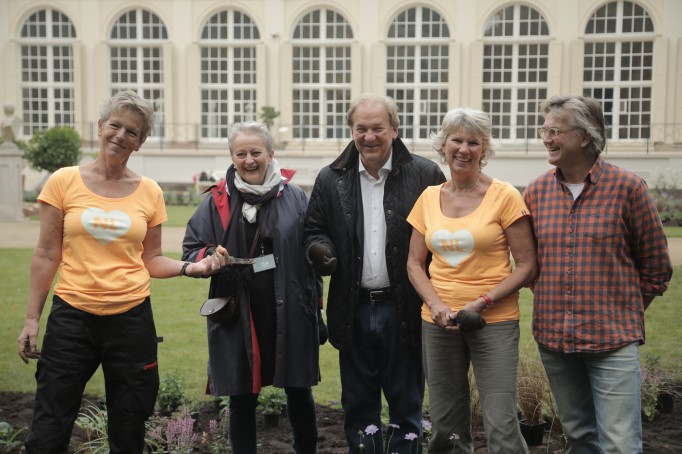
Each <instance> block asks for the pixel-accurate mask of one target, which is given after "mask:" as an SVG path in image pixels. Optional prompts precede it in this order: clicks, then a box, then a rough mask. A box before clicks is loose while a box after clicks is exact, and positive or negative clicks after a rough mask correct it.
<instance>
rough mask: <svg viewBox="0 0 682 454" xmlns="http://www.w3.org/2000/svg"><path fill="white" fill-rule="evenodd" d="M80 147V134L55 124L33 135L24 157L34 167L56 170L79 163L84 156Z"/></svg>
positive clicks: (50, 170) (49, 170)
mask: <svg viewBox="0 0 682 454" xmlns="http://www.w3.org/2000/svg"><path fill="white" fill-rule="evenodd" d="M80 148H81V138H80V135H79V134H78V133H77V132H76V131H75V130H74V129H73V128H70V127H68V126H55V127H54V128H49V129H46V130H44V131H39V132H37V133H35V134H34V135H33V137H31V139H30V140H29V141H28V146H27V148H26V150H25V151H24V159H26V160H27V161H28V163H29V165H30V166H31V167H32V168H33V169H36V170H47V171H48V172H54V171H55V170H58V169H61V168H62V167H67V166H75V165H76V164H78V163H79V162H80V160H81V157H82V156H83V153H82V152H81V149H80Z"/></svg>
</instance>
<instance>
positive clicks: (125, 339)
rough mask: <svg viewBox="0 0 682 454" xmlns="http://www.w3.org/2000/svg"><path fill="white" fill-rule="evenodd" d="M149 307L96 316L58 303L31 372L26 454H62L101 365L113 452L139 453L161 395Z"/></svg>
mask: <svg viewBox="0 0 682 454" xmlns="http://www.w3.org/2000/svg"><path fill="white" fill-rule="evenodd" d="M156 353H157V340H156V329H155V327H154V316H153V314H152V308H151V303H150V301H149V298H147V299H146V300H145V301H144V302H143V303H142V304H140V305H139V306H137V307H135V308H133V309H131V310H129V311H128V312H125V313H123V314H119V315H109V316H97V315H92V314H89V313H87V312H83V311H81V310H78V309H75V308H73V307H71V306H69V305H68V304H67V303H66V302H65V301H64V300H62V299H61V298H59V297H58V296H55V297H54V298H53V303H52V309H51V311H50V316H49V318H48V321H47V329H46V331H45V337H44V339H43V344H42V355H41V357H40V359H39V360H38V367H37V371H36V382H37V390H36V400H35V408H34V410H33V423H32V426H31V433H30V434H29V436H28V439H27V440H26V450H27V452H28V453H40V454H48V453H64V452H67V450H68V446H69V441H70V439H71V431H72V430H73V425H74V422H75V420H76V417H77V416H78V411H79V409H80V404H81V398H82V397H83V390H84V389H85V385H86V383H87V382H88V380H89V379H90V377H92V375H93V374H94V372H95V371H96V370H97V368H98V367H99V365H100V364H101V365H102V371H103V372H104V382H105V389H106V404H107V416H108V434H109V449H110V452H111V453H141V452H143V451H144V436H145V421H146V420H147V418H148V417H149V416H150V415H151V414H152V413H153V411H154V405H155V403H156V395H157V392H158V389H159V372H158V367H157V355H156Z"/></svg>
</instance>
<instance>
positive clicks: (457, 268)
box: [407, 179, 528, 323]
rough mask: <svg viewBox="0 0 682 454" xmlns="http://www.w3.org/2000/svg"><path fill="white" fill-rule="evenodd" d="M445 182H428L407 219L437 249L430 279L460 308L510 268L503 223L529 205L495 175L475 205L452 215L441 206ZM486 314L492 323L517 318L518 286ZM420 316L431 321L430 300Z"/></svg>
mask: <svg viewBox="0 0 682 454" xmlns="http://www.w3.org/2000/svg"><path fill="white" fill-rule="evenodd" d="M441 187H442V185H438V186H429V187H428V188H426V190H425V191H424V192H423V193H422V195H421V196H420V197H419V199H418V200H417V202H416V203H415V204H414V207H413V208H412V212H411V213H410V215H409V216H408V217H407V221H408V222H409V223H410V224H411V225H412V227H414V229H415V230H417V231H418V232H419V233H421V234H422V235H424V237H425V240H426V246H427V247H428V249H429V251H431V252H432V254H433V258H432V261H431V264H430V265H429V275H430V277H431V284H432V285H433V287H434V289H435V290H436V293H437V294H438V296H439V297H440V299H441V300H442V301H443V303H445V304H447V305H448V306H449V307H450V308H452V309H453V310H455V311H457V310H459V309H461V308H462V307H463V306H464V305H465V304H467V303H469V302H471V301H473V300H475V299H476V298H478V296H479V295H481V294H482V293H487V292H488V291H490V290H492V289H493V288H494V287H495V286H496V285H497V284H498V283H499V282H500V281H502V279H504V278H505V277H506V276H508V275H509V274H510V273H511V272H512V264H511V260H510V256H509V244H508V243H507V238H506V236H505V234H504V229H506V228H507V227H509V226H510V225H512V224H513V223H514V222H515V221H516V220H517V219H519V218H520V217H522V216H527V215H528V209H527V208H526V205H525V203H524V202H523V197H522V196H521V194H520V193H519V191H518V190H516V188H514V187H513V186H512V185H510V184H509V183H505V182H502V181H499V180H497V179H493V182H492V184H491V185H490V187H489V188H488V191H487V192H486V194H485V196H484V197H483V200H482V201H481V204H480V205H479V206H478V208H476V210H474V211H473V212H472V213H470V214H468V215H466V216H463V217H460V218H449V217H447V216H445V215H444V214H443V212H442V211H441V209H440V190H441ZM484 317H485V319H486V321H487V322H488V323H495V322H502V321H508V320H518V319H519V295H518V292H515V293H513V294H511V295H509V296H508V297H506V298H503V299H502V300H500V301H495V305H494V306H493V307H492V308H491V309H490V310H488V311H486V312H485V313H484ZM422 319H423V320H425V321H427V322H430V323H433V320H432V319H431V312H430V311H429V308H428V307H427V306H426V305H423V306H422Z"/></svg>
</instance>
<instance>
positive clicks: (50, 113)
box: [18, 8, 76, 136]
mask: <svg viewBox="0 0 682 454" xmlns="http://www.w3.org/2000/svg"><path fill="white" fill-rule="evenodd" d="M75 39H76V30H75V29H74V27H73V24H72V23H71V20H70V19H69V18H68V17H67V16H65V15H64V14H63V13H61V12H59V11H57V10H55V9H50V8H47V9H44V10H40V11H36V12H35V13H33V14H31V16H29V18H28V19H26V22H24V24H23V26H22V27H21V34H20V37H19V40H18V41H19V47H20V55H21V57H20V58H21V68H20V71H21V76H20V78H19V80H20V86H21V114H22V116H23V127H22V132H23V134H24V135H26V136H30V135H33V134H34V133H35V132H37V131H41V130H43V129H46V128H49V127H52V126H59V125H68V126H74V124H73V122H74V114H73V110H74V92H75V90H74V80H73V43H74V41H75Z"/></svg>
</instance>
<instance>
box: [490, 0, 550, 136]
mask: <svg viewBox="0 0 682 454" xmlns="http://www.w3.org/2000/svg"><path fill="white" fill-rule="evenodd" d="M509 8H511V9H512V17H511V19H509V18H505V19H504V20H496V18H498V17H500V15H501V14H504V13H505V12H506V11H507V10H508V9H509ZM523 8H527V9H528V12H529V13H534V14H537V16H538V18H537V19H536V20H532V19H528V20H522V16H521V12H522V9H523ZM533 23H535V24H536V26H537V28H538V29H539V30H538V32H537V33H535V34H529V33H530V32H529V33H525V34H524V33H523V32H522V30H521V28H522V25H524V24H527V25H531V24H533ZM496 25H501V26H502V28H505V27H504V25H509V26H511V27H512V30H511V34H508V33H507V32H505V31H504V30H503V31H502V33H500V34H497V33H495V31H494V30H495V26H496ZM529 28H530V27H529ZM543 29H544V30H546V32H545V33H543ZM549 41H550V34H549V25H548V24H547V21H546V20H545V18H544V17H543V15H542V13H541V12H540V11H538V10H537V9H535V8H533V7H531V6H528V5H521V4H514V5H509V6H506V7H504V8H501V9H499V10H498V11H496V12H495V13H494V14H493V16H492V17H491V19H490V20H489V21H488V22H487V24H486V31H485V32H484V36H483V68H482V77H483V81H482V90H483V92H482V93H481V100H482V106H483V110H484V111H486V112H488V114H489V115H490V120H491V124H492V133H493V137H495V138H496V139H497V140H498V141H501V142H511V143H514V142H526V141H528V140H534V139H537V136H536V131H537V128H538V126H540V125H542V123H543V119H542V115H541V114H540V113H539V112H538V107H539V104H540V103H541V102H542V101H543V100H544V99H545V98H546V97H547V86H548V78H549ZM500 47H502V53H503V58H504V59H509V63H510V67H509V68H503V69H502V70H499V68H494V67H493V66H494V64H490V65H489V66H490V68H487V67H486V64H487V63H488V62H489V60H488V57H487V55H488V54H489V53H490V54H494V53H495V50H496V49H499V48H500ZM532 47H536V48H537V52H536V53H535V54H533V55H530V54H529V53H528V52H526V56H524V55H522V53H523V52H522V50H523V49H524V48H525V49H526V50H528V49H529V48H532ZM508 48H511V51H510V52H509V53H507V49H508ZM543 50H544V52H543ZM526 57H527V59H526V61H527V62H531V61H532V60H535V63H537V64H536V71H534V72H533V71H532V70H531V69H530V68H522V67H521V63H522V61H524V60H523V59H524V58H526ZM492 63H494V61H493V62H492ZM543 63H544V64H543ZM496 74H500V76H501V77H500V80H494V79H495V77H494V76H495V75H496ZM532 74H535V78H534V79H535V80H533V81H529V80H528V79H529V77H527V78H526V81H522V80H520V79H521V76H522V75H526V76H530V75H532ZM505 75H508V76H509V80H505V78H504V76H505ZM487 76H490V79H489V80H486V77H487ZM532 91H534V92H535V93H534V96H531V95H529V94H528V93H529V92H532ZM487 92H489V93H487ZM524 92H525V93H526V96H525V97H523V96H521V94H522V93H524ZM538 140H539V139H538Z"/></svg>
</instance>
